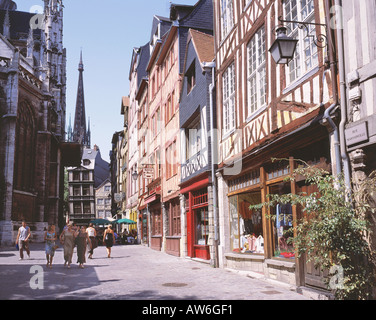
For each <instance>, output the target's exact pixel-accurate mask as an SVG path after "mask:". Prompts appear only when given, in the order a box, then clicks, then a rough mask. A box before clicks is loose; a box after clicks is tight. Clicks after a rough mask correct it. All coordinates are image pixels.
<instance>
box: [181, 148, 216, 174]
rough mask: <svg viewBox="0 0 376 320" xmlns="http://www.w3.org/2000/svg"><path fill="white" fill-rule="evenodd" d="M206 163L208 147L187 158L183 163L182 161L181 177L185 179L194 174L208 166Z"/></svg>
mask: <svg viewBox="0 0 376 320" xmlns="http://www.w3.org/2000/svg"><path fill="white" fill-rule="evenodd" d="M208 165H209V161H208V148H204V149H202V150H200V151H199V152H197V153H196V154H195V155H194V156H192V157H191V158H189V159H188V160H187V161H186V162H185V163H182V165H181V179H182V180H185V179H187V178H189V177H190V176H193V175H195V174H196V173H197V172H201V171H202V170H203V169H205V168H206V167H208Z"/></svg>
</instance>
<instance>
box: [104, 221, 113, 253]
mask: <svg viewBox="0 0 376 320" xmlns="http://www.w3.org/2000/svg"><path fill="white" fill-rule="evenodd" d="M103 242H104V243H105V245H106V249H107V257H108V258H111V248H112V246H113V245H114V243H115V235H114V231H113V230H112V226H111V225H109V226H108V227H107V229H106V231H105V232H104V234H103Z"/></svg>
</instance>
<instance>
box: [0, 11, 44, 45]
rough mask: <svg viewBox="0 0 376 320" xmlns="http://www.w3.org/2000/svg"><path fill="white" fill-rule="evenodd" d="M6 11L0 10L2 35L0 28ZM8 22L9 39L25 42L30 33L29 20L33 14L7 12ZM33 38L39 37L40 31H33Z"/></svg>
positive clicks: (0, 25)
mask: <svg viewBox="0 0 376 320" xmlns="http://www.w3.org/2000/svg"><path fill="white" fill-rule="evenodd" d="M6 12H7V11H6V10H3V9H0V31H1V33H2V26H3V24H4V19H5V15H6ZM8 12H9V22H10V38H11V39H12V40H18V39H24V40H25V41H26V39H27V36H28V34H29V31H30V19H31V18H32V17H33V16H34V15H35V13H29V12H23V11H8ZM33 33H34V37H35V36H40V34H41V32H40V29H38V28H37V29H35V30H33Z"/></svg>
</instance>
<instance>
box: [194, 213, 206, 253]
mask: <svg viewBox="0 0 376 320" xmlns="http://www.w3.org/2000/svg"><path fill="white" fill-rule="evenodd" d="M195 227H196V233H195V244H196V245H200V246H206V245H208V239H209V212H208V209H207V207H205V208H201V209H197V210H195Z"/></svg>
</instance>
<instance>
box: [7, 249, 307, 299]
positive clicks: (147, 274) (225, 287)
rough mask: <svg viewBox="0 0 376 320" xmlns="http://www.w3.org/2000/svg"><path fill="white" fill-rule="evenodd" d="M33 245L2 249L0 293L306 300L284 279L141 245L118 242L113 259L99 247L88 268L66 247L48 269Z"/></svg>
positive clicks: (35, 296) (19, 295)
mask: <svg viewBox="0 0 376 320" xmlns="http://www.w3.org/2000/svg"><path fill="white" fill-rule="evenodd" d="M30 248H31V259H30V260H28V259H24V260H22V261H19V255H18V252H17V251H16V250H15V249H13V248H9V249H6V248H3V249H1V250H0V299H2V300H15V299H28V300H29V299H36V300H39V299H43V300H46V299H48V300H51V299H52V300H56V299H68V300H71V299H74V300H78V299H82V300H88V299H90V300H93V299H94V300H308V298H307V297H305V296H303V295H301V294H298V293H296V292H293V291H291V290H289V288H287V287H285V286H282V285H278V284H274V283H269V282H266V281H263V280H260V279H256V278H250V277H248V276H246V275H245V274H241V273H234V272H231V271H229V270H224V269H214V268H212V267H210V266H209V265H207V264H203V263H199V262H195V261H192V260H190V259H186V258H178V257H174V256H170V255H168V254H166V253H162V252H158V251H154V250H152V249H150V248H148V247H144V246H140V245H131V246H126V245H125V246H119V245H118V246H115V247H113V249H112V252H113V253H112V258H110V259H109V258H107V254H106V249H105V247H99V248H97V249H96V250H95V251H94V256H93V258H94V259H92V260H90V259H87V263H86V264H85V269H79V268H78V265H77V264H76V263H75V262H76V257H77V256H76V254H74V255H73V263H72V266H71V269H67V268H65V267H64V265H63V264H64V260H63V250H62V248H59V249H58V250H57V251H56V253H55V258H54V262H53V267H52V269H49V268H47V267H46V259H45V253H44V245H43V244H31V245H30ZM32 268H34V269H35V270H33V269H32ZM37 277H39V278H38V279H37ZM36 279H37V280H39V282H38V281H36ZM33 285H34V287H35V286H36V285H39V286H42V285H43V288H42V289H32V286H33Z"/></svg>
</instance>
